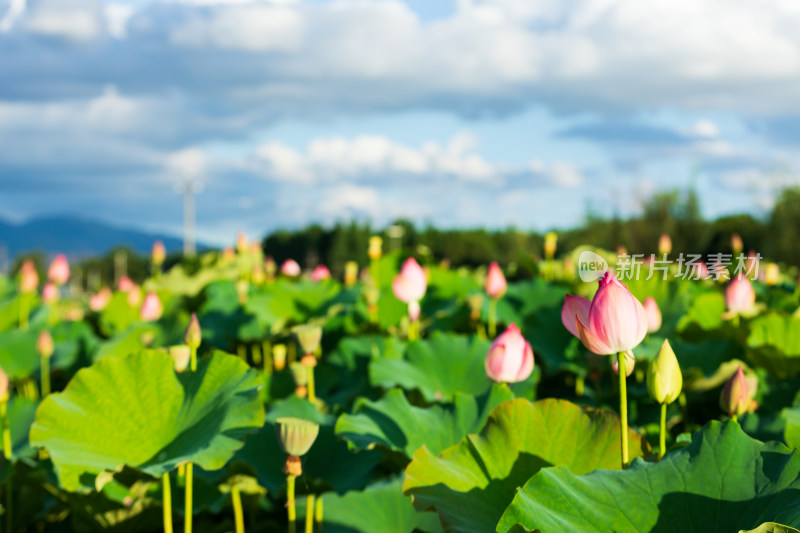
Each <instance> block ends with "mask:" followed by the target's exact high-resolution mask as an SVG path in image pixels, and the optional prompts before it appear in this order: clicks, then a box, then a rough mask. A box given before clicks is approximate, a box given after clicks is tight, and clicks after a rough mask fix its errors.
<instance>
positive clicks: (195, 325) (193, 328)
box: [183, 313, 203, 350]
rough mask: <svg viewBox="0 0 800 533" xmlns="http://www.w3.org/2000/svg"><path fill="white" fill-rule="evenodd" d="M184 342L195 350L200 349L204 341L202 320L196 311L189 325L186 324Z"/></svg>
mask: <svg viewBox="0 0 800 533" xmlns="http://www.w3.org/2000/svg"><path fill="white" fill-rule="evenodd" d="M183 342H185V343H186V345H187V346H189V348H194V349H195V350H196V349H198V348H199V347H200V344H202V342H203V330H202V329H200V322H199V321H198V320H197V315H196V314H195V313H192V318H191V319H190V320H189V325H188V326H186V333H184V335H183Z"/></svg>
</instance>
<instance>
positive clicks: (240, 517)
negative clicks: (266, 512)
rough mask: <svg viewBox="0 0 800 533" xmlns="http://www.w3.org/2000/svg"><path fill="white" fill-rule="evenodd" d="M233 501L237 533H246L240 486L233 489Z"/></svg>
mask: <svg viewBox="0 0 800 533" xmlns="http://www.w3.org/2000/svg"><path fill="white" fill-rule="evenodd" d="M231 500H232V501H233V521H234V523H235V524H236V533H244V514H243V513H242V495H241V494H240V493H239V486H238V485H234V486H233V487H231Z"/></svg>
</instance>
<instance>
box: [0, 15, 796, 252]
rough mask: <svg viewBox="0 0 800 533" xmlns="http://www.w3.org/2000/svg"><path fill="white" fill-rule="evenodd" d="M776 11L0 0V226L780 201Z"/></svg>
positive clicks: (790, 18)
mask: <svg viewBox="0 0 800 533" xmlns="http://www.w3.org/2000/svg"><path fill="white" fill-rule="evenodd" d="M798 36H800V5H798V4H797V2H796V1H794V0H766V1H764V2H758V3H755V2H752V1H745V0H652V1H649V2H641V1H640V0H537V1H536V2H532V1H530V0H413V1H411V0H408V1H406V2H402V1H400V0H249V1H248V0H113V1H110V0H106V1H104V0H0V80H2V83H0V217H2V218H7V219H11V220H24V219H27V218H30V217H33V216H39V215H45V214H56V213H57V214H64V213H72V214H79V215H83V216H87V217H96V218H100V219H103V220H106V221H109V222H113V223H116V224H119V225H124V226H136V227H141V228H144V229H149V230H159V231H164V232H169V233H176V234H179V233H180V224H181V201H180V196H179V195H178V193H177V190H178V188H179V183H180V180H181V178H182V176H186V175H191V176H194V177H195V178H196V179H197V180H198V181H199V182H201V183H202V191H201V192H200V194H199V195H198V196H197V202H198V211H199V212H198V226H199V235H200V237H201V238H203V239H204V240H206V241H208V242H213V243H224V242H231V241H232V240H233V236H234V235H235V233H236V232H237V231H239V230H244V231H246V232H247V233H248V234H250V235H251V236H252V237H258V236H261V235H263V234H264V233H266V232H268V231H270V230H273V229H275V228H279V227H298V226H302V225H304V224H307V223H309V222H321V223H324V224H331V223H333V222H335V221H337V220H350V219H354V218H355V219H358V220H370V221H372V222H373V223H375V224H377V225H383V224H386V223H387V222H389V221H391V220H392V219H394V218H396V217H407V218H411V219H413V220H415V221H417V222H419V223H428V222H430V223H434V224H437V225H440V226H446V227H474V226H489V227H505V226H508V225H515V226H517V227H520V228H532V229H537V230H545V229H549V228H553V227H565V226H571V225H574V224H577V223H580V222H581V221H582V219H583V217H584V215H585V213H586V209H587V206H590V207H591V209H592V210H593V211H595V212H599V213H605V214H611V213H621V214H631V213H635V212H637V210H638V209H639V208H640V206H641V204H642V201H643V200H644V199H646V198H647V197H648V196H649V195H652V194H653V193H654V192H656V191H659V190H666V189H671V188H675V187H678V188H685V187H687V186H691V187H694V188H695V189H696V190H697V191H698V193H699V194H700V197H701V201H702V206H703V210H704V213H705V215H706V216H709V217H713V216H718V215H721V214H725V213H733V212H741V211H748V212H752V213H755V214H757V215H758V214H763V213H766V212H768V210H769V209H770V207H771V205H772V203H773V202H774V199H775V196H776V194H777V193H778V191H780V189H781V188H782V187H785V186H788V185H794V184H798V183H800V178H798V177H797V175H796V169H797V166H798V157H799V156H798V150H797V149H798V144H800V98H797V95H798V94H800V37H798Z"/></svg>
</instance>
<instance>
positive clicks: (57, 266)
mask: <svg viewBox="0 0 800 533" xmlns="http://www.w3.org/2000/svg"><path fill="white" fill-rule="evenodd" d="M47 279H49V280H50V281H52V282H53V283H55V284H56V285H63V284H65V283H66V282H67V280H68V279H69V261H67V256H65V255H64V254H58V255H57V256H56V258H55V259H53V262H52V263H50V268H48V269H47Z"/></svg>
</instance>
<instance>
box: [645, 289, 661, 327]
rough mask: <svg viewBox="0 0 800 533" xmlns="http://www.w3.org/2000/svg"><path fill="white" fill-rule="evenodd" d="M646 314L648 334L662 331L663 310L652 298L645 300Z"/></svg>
mask: <svg viewBox="0 0 800 533" xmlns="http://www.w3.org/2000/svg"><path fill="white" fill-rule="evenodd" d="M644 312H645V314H646V315H647V332H648V333H654V332H656V331H658V330H659V329H661V309H659V308H658V304H657V303H656V301H655V300H654V299H653V297H652V296H648V297H647V298H645V299H644Z"/></svg>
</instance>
